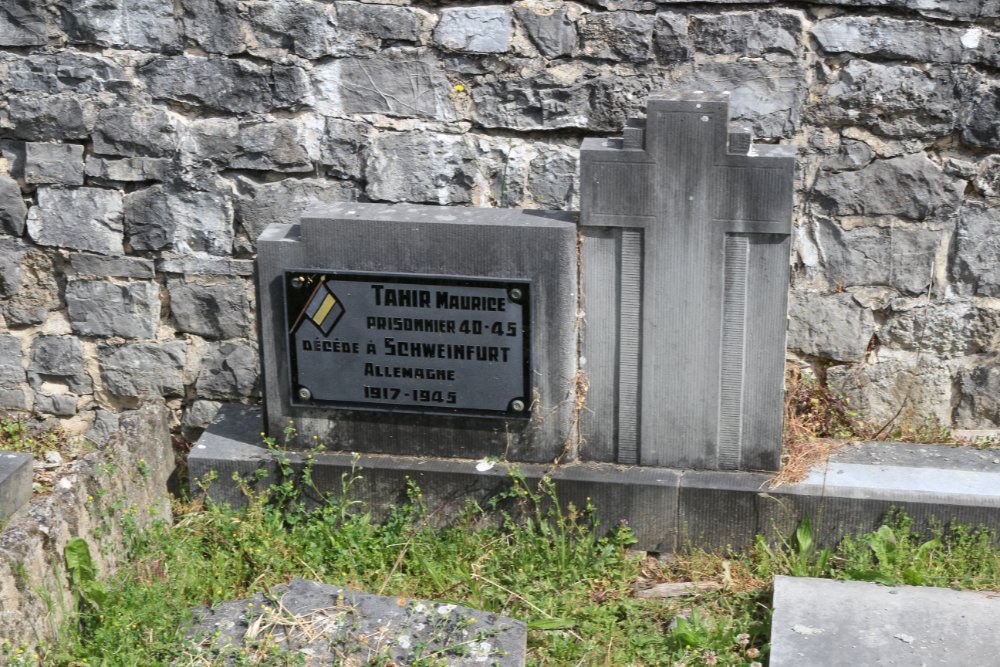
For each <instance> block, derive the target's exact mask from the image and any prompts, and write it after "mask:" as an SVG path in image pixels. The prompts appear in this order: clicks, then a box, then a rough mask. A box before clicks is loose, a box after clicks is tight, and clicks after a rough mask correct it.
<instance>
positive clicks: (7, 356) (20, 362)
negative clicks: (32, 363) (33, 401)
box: [0, 334, 26, 387]
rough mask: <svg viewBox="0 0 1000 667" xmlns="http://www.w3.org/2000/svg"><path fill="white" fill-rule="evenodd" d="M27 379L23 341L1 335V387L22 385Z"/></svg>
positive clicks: (8, 335) (7, 335)
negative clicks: (22, 347)
mask: <svg viewBox="0 0 1000 667" xmlns="http://www.w3.org/2000/svg"><path fill="white" fill-rule="evenodd" d="M25 377H26V376H25V373H24V354H23V353H22V351H21V340H20V339H19V338H17V337H15V336H11V335H10V334H0V386H3V387H9V386H11V385H16V384H20V383H22V382H24V380H25Z"/></svg>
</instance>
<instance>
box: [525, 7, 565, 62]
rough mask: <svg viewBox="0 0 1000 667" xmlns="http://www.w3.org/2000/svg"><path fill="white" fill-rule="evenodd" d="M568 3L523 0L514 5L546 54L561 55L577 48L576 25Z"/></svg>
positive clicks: (541, 50)
mask: <svg viewBox="0 0 1000 667" xmlns="http://www.w3.org/2000/svg"><path fill="white" fill-rule="evenodd" d="M569 14H570V13H569V8H568V7H567V6H566V5H565V4H564V3H556V2H549V3H541V2H531V3H519V4H515V5H514V15H515V16H517V20H518V21H520V22H521V24H522V25H524V27H525V29H526V30H527V31H528V35H529V36H530V37H531V41H532V42H534V44H535V48H537V49H538V51H539V52H540V53H541V54H542V55H543V56H548V57H549V58H558V57H559V56H568V55H570V54H572V53H573V52H574V51H575V50H576V46H577V34H576V24H575V23H574V22H573V20H572V18H571V17H570V15H569Z"/></svg>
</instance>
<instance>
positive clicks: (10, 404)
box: [0, 388, 31, 412]
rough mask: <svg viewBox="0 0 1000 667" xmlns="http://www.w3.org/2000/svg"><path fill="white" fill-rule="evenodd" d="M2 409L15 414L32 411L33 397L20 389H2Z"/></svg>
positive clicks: (0, 405)
mask: <svg viewBox="0 0 1000 667" xmlns="http://www.w3.org/2000/svg"><path fill="white" fill-rule="evenodd" d="M0 409H2V410H11V411H15V412H20V411H26V410H30V409H31V397H30V396H29V394H28V392H26V391H24V390H23V389H20V388H15V389H0Z"/></svg>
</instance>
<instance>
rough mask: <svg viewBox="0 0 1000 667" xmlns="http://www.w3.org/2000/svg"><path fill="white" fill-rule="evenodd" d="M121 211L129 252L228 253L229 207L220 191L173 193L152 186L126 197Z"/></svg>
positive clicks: (227, 197)
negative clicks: (123, 217) (123, 213)
mask: <svg viewBox="0 0 1000 667" xmlns="http://www.w3.org/2000/svg"><path fill="white" fill-rule="evenodd" d="M205 185H209V186H211V185H212V184H211V183H207V184H205ZM124 210H125V228H126V231H127V234H128V242H129V245H131V246H132V249H133V250H174V251H176V252H181V253H186V252H191V251H201V252H207V253H209V254H212V255H220V256H228V255H229V254H231V253H232V246H233V205H232V202H231V201H230V199H229V196H227V194H226V193H225V191H224V190H223V189H221V188H217V189H213V190H211V191H199V190H189V189H182V190H179V191H175V190H174V189H173V188H168V187H167V186H165V185H153V186H150V187H148V188H145V189H143V190H138V191H136V192H133V193H131V194H128V195H126V196H125V206H124Z"/></svg>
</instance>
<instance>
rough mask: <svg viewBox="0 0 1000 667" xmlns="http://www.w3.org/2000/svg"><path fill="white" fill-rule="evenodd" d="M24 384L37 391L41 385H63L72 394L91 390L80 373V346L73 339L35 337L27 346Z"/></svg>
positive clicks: (81, 345) (87, 392)
mask: <svg viewBox="0 0 1000 667" xmlns="http://www.w3.org/2000/svg"><path fill="white" fill-rule="evenodd" d="M28 382H29V383H30V384H31V386H32V388H34V389H36V390H38V389H40V388H41V387H42V385H43V383H45V382H56V383H61V384H65V385H66V386H67V387H68V388H69V390H70V391H72V392H74V393H76V394H89V393H90V392H91V391H92V389H93V382H92V381H91V379H90V375H89V374H87V372H86V370H84V353H83V344H82V343H81V342H80V340H79V339H78V338H74V337H73V336H45V335H43V336H38V337H37V338H35V340H34V341H33V342H32V344H31V362H30V363H29V364H28Z"/></svg>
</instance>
